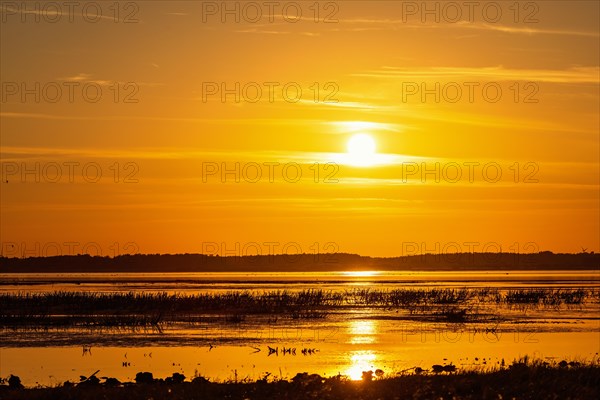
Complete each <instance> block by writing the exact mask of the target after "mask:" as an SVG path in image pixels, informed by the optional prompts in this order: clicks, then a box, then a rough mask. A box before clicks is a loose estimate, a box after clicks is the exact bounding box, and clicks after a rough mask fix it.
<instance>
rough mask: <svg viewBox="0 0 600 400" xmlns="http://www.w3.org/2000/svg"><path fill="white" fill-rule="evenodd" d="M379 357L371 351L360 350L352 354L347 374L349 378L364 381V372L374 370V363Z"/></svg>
mask: <svg viewBox="0 0 600 400" xmlns="http://www.w3.org/2000/svg"><path fill="white" fill-rule="evenodd" d="M376 358H377V357H376V356H375V353H373V351H371V350H360V351H355V352H352V353H350V363H351V364H350V366H349V367H348V369H347V370H346V372H345V374H344V375H346V376H347V377H348V378H350V379H352V380H354V381H358V380H360V379H362V373H363V371H369V370H374V369H375V367H374V361H375V359H376Z"/></svg>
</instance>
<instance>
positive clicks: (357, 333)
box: [348, 320, 378, 344]
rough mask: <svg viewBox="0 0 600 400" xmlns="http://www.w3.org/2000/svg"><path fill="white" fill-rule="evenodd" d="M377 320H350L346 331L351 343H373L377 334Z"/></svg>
mask: <svg viewBox="0 0 600 400" xmlns="http://www.w3.org/2000/svg"><path fill="white" fill-rule="evenodd" d="M377 330H378V329H377V321H374V320H355V321H351V322H350V326H349V327H348V333H349V334H350V340H349V342H350V343H351V344H370V343H375V341H376V340H375V339H376V336H375V335H376V334H377Z"/></svg>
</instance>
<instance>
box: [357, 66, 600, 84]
mask: <svg viewBox="0 0 600 400" xmlns="http://www.w3.org/2000/svg"><path fill="white" fill-rule="evenodd" d="M351 75H352V76H360V77H369V78H382V79H399V78H401V79H407V78H410V79H444V78H447V79H450V78H457V77H463V78H470V79H476V78H482V79H490V80H499V81H506V80H513V81H535V82H551V83H599V82H600V68H599V67H597V66H593V67H573V68H568V69H564V70H548V69H511V68H505V67H503V66H501V65H500V66H493V67H483V68H473V67H423V68H404V67H394V66H384V67H382V68H381V69H379V70H371V71H367V72H363V73H356V74H351Z"/></svg>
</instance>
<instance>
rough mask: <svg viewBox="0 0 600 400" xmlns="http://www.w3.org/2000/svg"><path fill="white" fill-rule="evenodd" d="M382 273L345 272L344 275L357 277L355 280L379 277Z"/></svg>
mask: <svg viewBox="0 0 600 400" xmlns="http://www.w3.org/2000/svg"><path fill="white" fill-rule="evenodd" d="M380 273H381V271H344V272H343V274H344V275H345V276H350V277H355V278H363V277H370V276H376V275H379V274H380Z"/></svg>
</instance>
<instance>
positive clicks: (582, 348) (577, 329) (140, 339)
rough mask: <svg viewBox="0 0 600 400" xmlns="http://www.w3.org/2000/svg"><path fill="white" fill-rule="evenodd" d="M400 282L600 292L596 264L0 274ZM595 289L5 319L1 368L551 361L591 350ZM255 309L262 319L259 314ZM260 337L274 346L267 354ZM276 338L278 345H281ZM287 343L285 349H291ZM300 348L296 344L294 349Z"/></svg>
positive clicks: (268, 369)
mask: <svg viewBox="0 0 600 400" xmlns="http://www.w3.org/2000/svg"><path fill="white" fill-rule="evenodd" d="M365 287H368V288H373V289H394V288H407V287H428V288H431V287H459V288H460V287H475V288H477V287H494V288H499V289H510V288H521V287H523V288H527V287H551V288H578V287H585V288H588V289H593V290H600V273H599V272H596V271H543V272H535V273H532V272H523V271H503V272H492V271H478V272H470V271H461V272H393V273H389V272H381V273H377V272H370V273H367V272H365V273H340V272H334V273H281V274H270V273H251V274H240V273H217V274H206V273H194V274H178V273H170V274H1V275H0V293H15V292H38V293H39V292H53V291H59V290H60V291H101V292H120V291H126V292H129V291H134V292H135V291H152V292H171V293H198V292H211V291H214V292H226V291H231V290H251V291H262V290H302V289H309V288H318V289H325V290H333V291H336V290H341V291H343V290H349V289H352V288H365ZM597 299H598V297H597V296H596V300H595V301H591V302H588V303H586V304H584V305H582V306H578V307H562V308H560V309H548V308H542V309H527V310H523V309H498V310H492V312H496V313H499V314H501V315H502V316H503V317H504V318H503V320H502V322H500V323H497V322H494V323H492V322H487V323H486V322H476V323H475V322H474V323H444V322H435V321H415V320H406V319H403V318H400V317H399V315H398V313H397V312H396V310H392V309H388V310H386V309H381V308H378V309H371V308H365V307H356V308H355V309H349V310H348V309H346V310H344V312H343V313H333V314H331V315H329V316H328V317H327V318H324V319H317V320H309V321H306V320H305V321H294V320H289V319H273V318H269V319H264V318H268V317H265V316H262V317H257V319H253V320H248V321H242V322H240V323H237V324H214V323H206V324H203V323H195V324H186V323H174V324H167V325H165V326H163V327H162V328H161V329H160V331H159V330H156V329H138V330H133V329H129V328H126V329H118V330H116V329H104V330H98V329H91V330H90V329H81V328H76V329H75V328H73V329H52V328H51V329H30V328H29V329H20V330H12V329H10V330H9V329H4V330H1V331H0V339H1V340H0V377H7V376H8V375H10V374H15V375H18V376H20V377H21V379H22V381H23V382H24V384H26V385H30V386H32V385H37V384H40V385H55V384H58V383H62V382H64V381H65V380H72V381H78V380H79V376H80V375H88V374H91V373H93V372H95V371H96V370H100V372H99V374H98V376H112V377H116V378H118V379H120V380H125V381H128V380H133V379H134V378H135V374H136V373H137V372H140V371H149V372H152V373H154V375H155V376H156V377H166V376H169V375H171V374H172V373H173V372H181V373H183V374H184V375H186V376H188V377H192V376H194V375H196V374H197V375H202V376H205V377H208V378H210V379H212V380H236V379H237V380H241V379H252V380H254V379H257V378H261V377H263V376H264V375H265V374H266V373H270V374H271V376H273V377H284V378H291V377H293V376H294V375H295V374H296V373H298V372H304V371H306V372H309V373H319V374H322V375H326V376H331V375H337V374H343V375H347V376H349V377H350V378H353V379H358V378H360V375H361V373H362V371H364V370H369V369H373V370H374V369H377V368H381V369H383V370H384V371H385V372H386V373H387V374H395V373H397V372H401V371H406V370H410V369H411V368H413V367H417V366H419V367H422V368H430V367H431V365H432V364H444V363H446V364H448V363H451V362H452V363H453V364H455V365H456V366H457V367H458V368H481V369H486V368H492V367H498V366H500V365H501V363H502V360H503V359H504V360H505V362H506V363H507V364H508V363H510V362H511V361H512V360H513V359H515V358H520V357H522V356H525V355H528V356H533V357H538V358H542V359H546V360H549V361H552V360H555V361H560V360H562V359H568V360H571V359H580V360H591V359H593V358H597V357H598V352H599V351H600V318H599V317H598V315H599V311H600V307H599V304H598V300H597ZM261 318H263V319H261ZM269 347H270V348H272V349H277V352H271V353H269ZM283 348H285V349H286V351H285V352H284V350H283ZM292 349H294V350H292ZM303 350H304V352H303Z"/></svg>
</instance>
